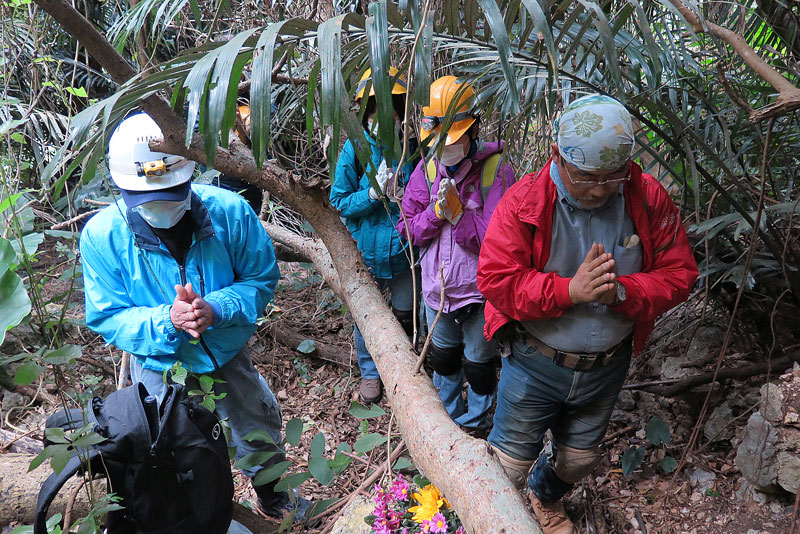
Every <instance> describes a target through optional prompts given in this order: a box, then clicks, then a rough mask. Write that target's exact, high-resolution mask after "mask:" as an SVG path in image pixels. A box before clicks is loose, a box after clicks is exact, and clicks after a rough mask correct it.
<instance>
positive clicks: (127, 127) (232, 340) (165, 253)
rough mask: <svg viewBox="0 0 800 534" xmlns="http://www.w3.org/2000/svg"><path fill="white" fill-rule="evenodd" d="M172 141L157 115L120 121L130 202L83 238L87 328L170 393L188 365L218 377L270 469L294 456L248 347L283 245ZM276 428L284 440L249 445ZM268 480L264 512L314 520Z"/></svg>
mask: <svg viewBox="0 0 800 534" xmlns="http://www.w3.org/2000/svg"><path fill="white" fill-rule="evenodd" d="M160 137H162V134H161V130H160V129H159V127H158V125H156V123H155V122H154V121H153V119H152V118H151V117H150V116H148V115H146V114H143V113H142V114H137V115H132V116H130V117H128V118H126V119H125V120H124V121H122V122H121V123H120V125H119V126H118V127H117V129H116V130H115V131H114V133H113V134H112V136H111V139H110V140H109V147H108V162H109V170H110V172H111V178H112V179H113V180H114V182H115V184H116V185H117V186H118V187H119V188H120V190H121V193H122V198H121V199H119V200H117V202H116V203H114V204H112V205H110V206H108V207H106V208H105V209H103V210H102V211H101V212H100V213H98V214H97V215H95V216H94V217H92V218H91V219H90V220H89V222H88V223H87V224H86V226H85V228H84V229H83V232H82V233H81V237H80V250H81V257H82V261H83V280H84V292H85V297H86V325H87V326H88V327H89V328H91V329H92V330H94V331H95V332H97V333H99V334H100V335H101V336H103V339H105V341H106V342H107V343H108V344H110V345H114V346H116V347H117V348H119V349H121V350H123V351H126V352H129V353H130V354H131V355H132V358H131V377H132V379H133V381H134V383H136V382H142V383H144V385H145V386H146V388H147V390H148V392H150V394H152V395H155V396H157V397H158V398H159V400H161V399H162V398H163V395H164V393H165V392H166V384H165V383H164V377H165V376H167V375H169V371H170V370H171V369H172V368H173V366H174V365H175V364H176V363H177V362H179V363H180V365H182V366H183V367H184V368H185V369H187V370H188V371H190V372H191V373H193V374H195V375H198V374H210V375H211V376H212V377H213V378H215V379H218V380H216V381H215V383H214V393H215V394H217V395H220V396H221V398H218V400H216V413H217V415H218V416H219V417H220V418H222V419H227V420H228V422H229V424H230V428H231V432H232V436H233V440H232V441H233V445H235V446H236V455H237V457H238V458H242V457H244V456H246V455H248V454H250V453H254V452H259V451H263V452H268V453H273V456H272V457H271V458H270V459H269V460H267V461H266V462H265V463H264V465H263V466H256V467H253V468H250V469H245V470H243V471H244V472H245V474H246V475H248V476H249V477H251V478H252V477H255V475H256V474H257V473H258V471H259V470H261V469H263V468H264V467H267V466H270V465H274V464H276V463H277V462H280V461H283V460H284V459H285V455H284V452H283V451H282V450H281V449H280V448H279V447H278V446H277V445H275V443H280V442H281V441H282V440H281V426H282V423H281V415H280V410H279V408H278V402H277V400H276V399H275V396H274V395H273V394H272V391H270V388H269V386H268V385H267V383H266V381H265V380H264V378H263V377H262V376H261V375H260V374H259V373H258V371H257V370H256V369H255V367H253V364H252V363H251V362H250V359H249V357H248V355H247V352H245V351H243V350H242V349H243V348H244V346H245V343H246V342H247V340H248V339H249V338H250V336H252V335H253V333H254V332H255V331H256V324H255V323H256V320H257V319H258V318H259V317H260V316H261V315H262V314H263V313H264V309H265V308H266V306H267V304H268V303H269V301H270V300H271V299H272V296H273V293H274V291H275V286H276V285H277V283H278V279H279V278H280V272H279V271H278V264H277V261H276V258H275V251H274V249H273V246H272V241H271V240H270V238H269V236H268V235H267V233H266V232H265V231H264V228H263V227H262V226H261V224H260V222H259V220H258V217H257V216H256V214H255V213H254V212H253V210H252V209H251V208H250V206H249V205H248V204H247V202H246V201H245V200H244V199H242V198H241V197H240V196H239V195H237V194H236V193H233V192H231V191H226V190H223V189H219V188H217V187H213V186H204V185H191V182H190V180H191V177H192V172H193V170H194V166H195V164H194V162H192V161H189V160H186V159H185V158H183V157H181V156H175V155H171V154H164V153H159V152H152V151H151V150H150V148H149V147H148V142H149V141H150V140H151V139H153V138H160ZM260 429H265V430H267V432H268V433H269V434H270V436H271V437H272V439H273V440H274V443H265V442H263V441H246V440H245V439H244V436H246V435H247V434H249V433H250V432H252V431H254V430H260ZM276 482H277V481H275V482H272V483H271V484H266V485H261V486H256V487H255V489H256V493H257V494H258V498H259V507H260V508H261V510H262V511H263V512H264V513H266V514H267V515H270V516H272V517H276V518H283V517H284V516H285V515H286V514H289V513H292V512H294V513H295V516H294V520H295V521H297V520H303V519H305V513H306V512H307V510H308V508H309V507H310V505H311V503H310V501H308V500H306V499H302V498H300V497H298V496H297V495H296V494H292V495H289V494H288V493H287V492H276V491H275V489H274V486H275V483H276Z"/></svg>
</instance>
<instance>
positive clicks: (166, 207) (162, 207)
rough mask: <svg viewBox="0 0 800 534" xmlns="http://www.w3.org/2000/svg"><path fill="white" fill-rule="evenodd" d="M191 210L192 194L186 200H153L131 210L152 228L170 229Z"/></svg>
mask: <svg viewBox="0 0 800 534" xmlns="http://www.w3.org/2000/svg"><path fill="white" fill-rule="evenodd" d="M191 208H192V194H191V193H189V196H187V197H186V200H179V201H173V200H154V201H152V202H145V203H144V204H141V205H139V206H136V207H135V208H133V211H135V212H136V213H138V214H139V215H141V216H142V219H144V220H145V221H147V224H149V225H150V226H152V227H153V228H172V227H173V226H175V225H176V224H178V221H180V220H181V217H183V214H184V213H186V212H187V211H189V210H190V209H191Z"/></svg>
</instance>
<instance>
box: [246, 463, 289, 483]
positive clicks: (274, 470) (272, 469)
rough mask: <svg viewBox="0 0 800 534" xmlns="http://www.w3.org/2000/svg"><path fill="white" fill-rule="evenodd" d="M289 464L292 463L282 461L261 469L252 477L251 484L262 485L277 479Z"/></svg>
mask: <svg viewBox="0 0 800 534" xmlns="http://www.w3.org/2000/svg"><path fill="white" fill-rule="evenodd" d="M290 465H292V462H289V461H283V462H278V463H276V464H274V465H271V466H269V467H265V468H264V469H261V470H260V471H259V472H258V473H256V476H255V477H254V478H253V485H254V486H263V485H264V484H267V483H269V482H272V481H273V480H277V479H278V478H280V477H281V475H283V474H284V473H285V472H286V470H287V469H289V466H290Z"/></svg>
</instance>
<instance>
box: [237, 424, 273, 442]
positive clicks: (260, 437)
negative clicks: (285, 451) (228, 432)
mask: <svg viewBox="0 0 800 534" xmlns="http://www.w3.org/2000/svg"><path fill="white" fill-rule="evenodd" d="M242 439H243V440H245V441H263V442H264V443H271V444H273V445H277V444H276V443H275V440H274V439H272V436H270V435H269V432H267V431H266V430H264V429H263V428H259V429H256V430H253V431H251V432H248V433H247V435H245V437H243V438H242Z"/></svg>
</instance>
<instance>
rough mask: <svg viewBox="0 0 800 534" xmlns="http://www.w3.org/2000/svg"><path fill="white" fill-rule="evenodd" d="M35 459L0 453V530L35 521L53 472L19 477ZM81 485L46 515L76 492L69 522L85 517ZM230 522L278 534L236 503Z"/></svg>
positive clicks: (70, 487)
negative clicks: (44, 489) (42, 490)
mask: <svg viewBox="0 0 800 534" xmlns="http://www.w3.org/2000/svg"><path fill="white" fill-rule="evenodd" d="M34 458H35V455H33V454H0V528H2V527H5V526H8V525H10V524H11V523H23V524H32V523H33V521H34V518H35V516H36V500H37V498H38V496H39V490H40V489H41V487H42V484H43V483H44V481H45V480H46V479H47V477H48V476H50V473H52V472H53V471H52V469H50V467H49V465H48V464H45V465H43V466H40V467H39V468H37V469H34V470H33V471H31V472H30V473H28V474H27V475H25V476H20V473H25V472H26V471H27V470H28V465H30V463H31V460H33V459H34ZM82 484H83V479H82V478H81V477H78V476H75V477H72V478H71V479H69V480H68V481H67V483H66V484H64V487H63V488H61V491H59V492H58V495H57V496H56V498H55V500H53V504H51V505H50V509H49V510H48V512H47V516H48V517H52V516H53V515H55V514H61V515H62V517H63V516H65V515H66V512H67V504H68V501H69V500H70V496H71V495H72V494H73V493H74V492H76V491H77V493H75V499H74V502H73V504H72V507H71V509H70V516H71V517H72V519H73V521H72V522H74V520H75V519H77V518H79V517H84V516H86V515H87V514H88V513H89V510H91V508H92V505H91V503H90V500H89V494H88V491H87V489H86V488H85V487H84V488H79V486H81V485H82ZM92 486H93V489H92V491H93V492H94V495H95V497H96V498H97V497H101V496H103V495H105V492H106V481H105V480H104V479H97V480H95V481H94V482H92ZM233 519H235V520H236V521H238V522H239V523H241V524H242V525H244V526H245V527H247V528H248V529H249V530H250V531H251V532H253V533H255V534H274V533H276V532H278V526H277V525H275V524H274V523H270V522H269V521H267V520H266V519H264V518H262V517H260V516H258V515H256V514H254V513H253V512H252V511H251V510H250V509H249V508H246V507H244V506H242V505H241V504H238V503H234V505H233Z"/></svg>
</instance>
